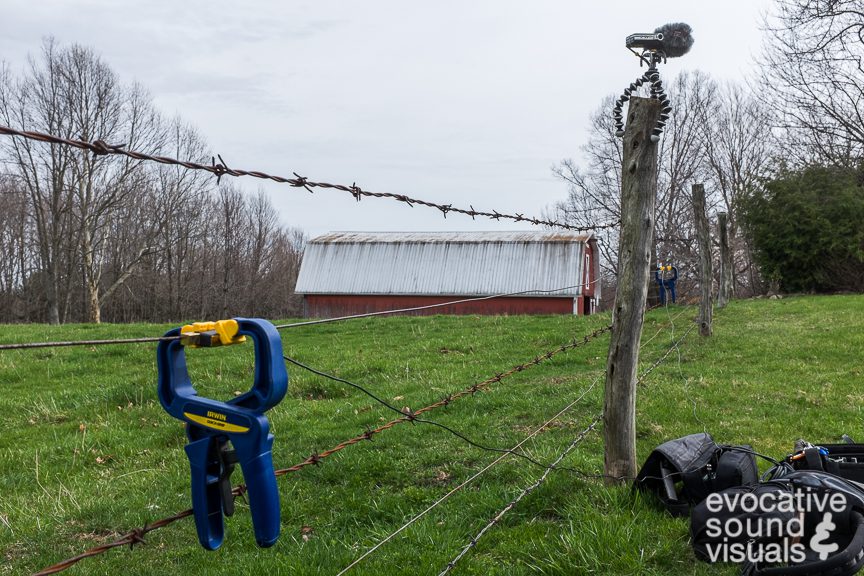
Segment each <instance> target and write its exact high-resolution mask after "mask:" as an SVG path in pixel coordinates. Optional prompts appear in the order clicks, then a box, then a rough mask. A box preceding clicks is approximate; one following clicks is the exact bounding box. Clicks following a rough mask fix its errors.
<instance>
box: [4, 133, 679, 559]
mask: <svg viewBox="0 0 864 576" xmlns="http://www.w3.org/2000/svg"><path fill="white" fill-rule="evenodd" d="M0 135H8V136H11V137H20V138H27V139H30V140H34V141H39V142H44V143H48V144H50V145H60V146H69V147H73V148H77V149H79V150H83V151H86V152H90V153H93V154H95V155H102V156H104V155H116V156H124V157H127V158H130V159H134V160H139V161H143V162H155V163H159V164H166V165H174V166H178V167H183V168H185V169H188V170H196V171H205V172H208V173H210V174H212V175H213V176H215V177H216V178H217V180H220V179H221V178H222V177H223V176H230V177H252V178H258V179H263V180H270V181H273V182H277V183H282V184H288V185H289V186H291V187H293V188H303V189H305V190H306V191H308V192H310V193H314V192H315V190H317V189H323V190H333V191H338V192H344V193H347V194H349V195H351V196H352V197H353V198H354V199H355V200H356V201H358V202H359V201H360V200H361V199H363V198H382V199H389V200H393V201H397V202H400V203H403V204H407V205H408V206H409V207H412V208H413V207H415V206H423V207H427V208H432V209H436V210H438V211H439V212H440V213H441V214H442V216H443V217H444V218H446V217H447V216H448V214H461V215H464V216H469V217H471V218H472V220H474V219H476V218H477V217H481V218H487V219H490V220H495V221H501V220H506V221H511V222H517V223H521V222H525V223H528V224H531V225H533V226H542V227H547V228H558V229H564V230H570V231H576V232H591V231H602V230H610V229H612V228H614V227H616V226H618V225H619V224H620V223H621V220H620V219H619V220H616V221H614V222H608V223H603V224H597V225H592V226H573V225H570V224H567V223H566V222H561V221H558V220H553V219H549V218H539V217H532V216H526V215H525V214H522V213H518V212H517V213H507V212H501V211H498V210H477V209H475V208H474V206H473V205H469V206H468V207H467V208H465V207H458V206H454V205H453V204H441V203H436V202H431V201H427V200H423V199H418V198H413V197H410V196H407V195H404V194H394V193H389V192H372V191H368V190H364V189H362V188H360V187H359V186H357V185H356V183H352V184H351V185H350V186H349V185H345V184H332V183H328V182H320V181H313V180H309V179H308V178H307V177H304V176H300V175H299V174H297V173H296V172H294V173H293V176H294V177H293V178H291V177H283V176H277V175H272V174H268V173H265V172H262V171H253V170H243V169H234V168H229V167H228V166H227V163H226V162H225V161H224V160H223V159H222V157H221V156H218V159H219V161H218V162H217V161H216V158H213V159H212V160H211V163H210V164H209V165H208V164H202V163H198V162H191V161H185V160H178V159H175V158H170V157H166V156H156V155H150V154H146V153H143V152H139V151H134V150H127V149H126V148H125V146H123V145H110V144H107V143H105V142H104V141H102V140H95V141H88V140H84V139H69V138H61V137H58V136H55V135H51V134H46V133H42V132H34V131H25V130H17V129H14V128H10V127H7V126H0ZM597 281H599V278H598V279H596V280H594V282H597ZM588 286H589V284H586V283H580V284H578V285H576V286H568V287H562V288H558V289H553V290H523V291H519V292H510V293H505V294H496V295H490V296H483V297H478V298H463V299H459V300H453V301H449V302H443V303H438V304H431V305H425V306H417V307H412V308H400V309H393V310H385V311H377V312H370V313H365V314H355V315H349V316H342V317H336V318H329V319H322V320H310V321H304V322H295V323H288V324H281V325H277V326H276V328H277V329H279V330H285V329H290V328H297V327H302V326H314V325H319V324H325V323H332V322H342V321H347V320H354V319H359V318H370V317H377V316H386V315H390V314H406V313H412V312H420V311H424V310H429V309H435V308H447V307H455V306H459V305H461V304H464V303H468V302H476V301H479V300H489V299H494V298H504V297H509V296H519V295H527V294H550V293H554V292H558V291H563V290H567V289H571V288H577V287H580V288H588ZM686 311H687V309H686V308H684V309H682V311H681V312H680V313H679V314H678V316H680V315H681V314H684V313H685V312H686ZM678 316H676V318H677V317H678ZM669 324H670V325H672V326H673V328H674V320H673V319H672V318H671V316H670V318H669ZM693 326H695V324H694V325H692V326H691V327H690V329H688V330H687V331H686V332H685V333H684V335H683V336H682V337H681V338H680V339H679V340H677V341H674V340H673V345H672V346H670V347H669V349H668V350H666V351H665V353H664V354H663V355H661V356H660V357H659V358H658V359H656V360H655V361H654V362H653V363H652V364H651V365H650V366H649V367H648V368H647V369H646V370H645V371H644V372H643V373H642V374H641V375H640V377H639V380H638V383H640V384H641V383H642V381H643V380H644V379H645V378H646V377H647V376H648V375H650V374H651V373H652V372H653V371H654V370H655V369H657V368H658V367H659V366H660V365H662V364H663V363H664V362H665V361H666V360H667V358H668V357H669V356H670V355H671V354H672V353H673V352H674V351H678V353H679V354H680V348H679V347H678V346H679V345H680V343H681V342H682V341H683V340H684V338H686V337H687V335H688V334H689V333H690V331H691V330H692V328H693ZM663 329H664V327H663V326H661V328H660V329H659V330H658V331H657V333H656V334H654V335H653V336H652V337H651V338H650V339H648V340H647V341H645V342H643V343H642V346H641V347H645V346H646V345H647V344H648V343H650V342H651V341H652V340H654V339H655V338H657V337H658V336H659V335H660V334H661V332H662V331H663ZM611 330H612V326H611V325H607V326H603V327H600V328H597V329H595V330H593V331H592V332H591V333H589V334H586V335H585V336H583V337H581V338H577V339H573V340H571V341H569V342H566V343H564V344H561V345H560V346H558V347H556V348H553V349H550V350H548V351H546V352H544V353H541V354H538V355H536V356H534V357H533V358H531V359H530V360H528V361H525V362H523V363H521V364H518V365H516V366H513V367H512V368H510V369H508V370H505V371H503V372H499V373H495V375H494V376H491V377H489V378H486V379H484V380H482V381H480V382H477V383H475V384H472V385H470V386H468V387H466V388H463V389H460V390H457V391H454V392H452V393H450V394H447V395H446V396H444V397H443V398H441V399H439V400H437V401H435V402H432V403H430V404H427V405H425V406H423V407H422V408H419V409H417V410H410V409H408V408H405V409H398V408H396V407H395V406H392V405H391V404H390V403H388V402H387V401H385V400H382V399H381V398H380V397H378V396H377V395H375V394H374V393H372V392H370V391H369V390H368V389H367V388H366V387H365V386H362V385H360V384H357V383H355V382H352V381H349V380H347V379H344V378H340V377H338V376H334V375H332V374H330V373H328V372H325V371H323V370H321V369H318V368H314V367H312V366H309V365H307V364H305V363H304V362H301V361H299V360H297V359H295V358H293V357H290V356H286V361H288V362H290V363H292V364H294V365H295V366H298V367H300V368H303V369H306V370H309V371H310V372H312V373H314V374H317V375H318V376H321V377H325V378H328V379H330V380H332V381H337V382H340V383H342V384H345V385H348V386H351V387H353V388H355V389H357V390H359V391H360V392H362V393H364V394H367V395H368V396H370V397H371V398H372V399H373V400H374V401H376V402H377V403H378V404H381V405H383V406H384V407H386V408H387V409H389V410H391V411H393V412H397V413H398V414H399V416H398V417H396V418H393V419H392V420H390V421H387V422H385V423H384V424H381V425H379V426H377V427H375V428H372V429H367V430H365V431H364V432H363V433H362V434H358V435H355V436H353V437H350V438H348V439H346V440H343V441H342V442H339V443H338V444H336V445H335V446H333V447H331V448H329V449H327V450H324V451H321V452H317V451H316V452H313V453H312V454H311V455H310V456H308V457H307V458H306V459H304V460H302V461H301V462H298V463H297V464H294V465H292V466H288V467H285V468H279V469H277V470H275V475H276V476H277V477H280V478H281V477H284V476H286V475H288V474H290V473H293V472H298V471H300V470H302V469H303V468H306V467H308V466H317V465H320V464H321V463H322V462H323V460H324V459H326V458H328V457H329V456H331V455H333V454H336V453H338V452H341V451H342V450H345V449H346V448H348V447H350V446H353V445H355V444H360V443H363V442H366V441H370V440H372V439H373V437H375V436H376V435H378V434H381V433H383V432H385V431H386V430H390V429H392V428H395V427H397V426H400V425H401V424H404V423H412V424H414V423H419V424H427V425H432V426H435V427H438V428H439V429H442V430H444V431H446V432H448V433H449V434H450V435H452V436H453V437H454V438H457V439H458V440H460V441H461V442H463V443H466V444H468V445H470V446H472V447H473V448H476V449H479V450H482V451H485V452H491V453H497V454H498V457H497V458H496V459H495V460H494V461H493V462H492V463H490V464H489V465H487V466H486V467H485V468H483V469H481V470H480V471H478V472H477V473H476V474H474V475H473V476H471V477H470V478H468V479H467V480H466V481H464V482H463V483H461V484H460V485H458V486H457V487H455V488H454V489H453V490H451V491H450V492H448V493H447V494H446V495H445V496H443V497H442V498H440V499H439V500H437V501H436V502H435V503H434V504H433V505H431V506H430V507H428V508H426V509H425V510H424V511H423V512H421V513H420V514H418V515H416V516H414V517H413V518H412V519H411V520H410V521H409V522H407V523H406V524H404V525H403V526H401V527H400V528H399V529H398V530H396V531H395V532H394V533H392V534H390V535H389V536H388V537H386V538H385V539H383V540H382V541H380V542H379V543H378V544H376V545H375V546H374V547H372V548H371V549H369V550H367V551H366V552H365V553H364V554H363V555H361V556H360V557H359V558H357V559H356V560H355V561H354V562H352V563H351V564H349V565H348V566H347V567H346V568H344V569H343V570H342V571H341V572H340V573H339V574H344V573H345V572H347V571H348V570H350V569H351V568H352V567H353V566H355V565H357V564H358V563H359V562H361V561H362V560H364V559H365V558H367V557H368V556H369V555H371V554H372V553H374V552H375V551H376V550H378V549H379V548H380V547H381V546H383V545H384V544H386V542H388V541H389V540H391V539H392V538H393V537H395V536H396V535H398V534H399V533H401V532H402V531H404V530H405V529H407V528H408V527H409V526H410V525H411V524H413V523H414V522H416V521H417V520H419V519H420V518H421V517H422V516H424V515H425V514H426V513H428V512H429V511H431V510H432V509H434V508H435V507H436V506H438V505H440V504H441V503H442V502H444V501H445V500H446V499H447V498H449V497H450V496H452V495H453V494H455V493H456V492H458V491H459V490H461V489H462V488H463V487H464V486H467V485H468V484H470V483H471V482H473V481H474V480H475V479H477V478H479V477H480V476H482V475H483V474H484V473H486V471H488V470H489V469H491V468H492V467H494V466H495V465H497V464H498V463H499V462H501V461H503V460H504V459H505V458H507V457H517V458H520V459H522V460H525V461H527V462H530V463H531V464H533V465H536V466H538V467H541V468H543V474H542V475H541V476H540V477H539V478H538V479H537V480H536V481H535V482H534V483H532V484H531V485H529V486H528V487H526V488H525V489H524V490H523V491H522V492H520V493H519V495H518V496H517V497H515V498H514V499H513V500H511V502H510V503H508V504H507V505H506V506H505V507H504V508H503V509H502V510H501V511H500V512H499V513H498V514H497V515H496V516H495V517H494V518H493V520H492V521H491V522H490V523H489V524H487V525H486V526H485V527H484V528H483V529H481V531H480V532H479V533H478V534H477V535H476V536H475V537H474V538H472V539H471V541H470V542H469V544H467V545H466V546H465V547H464V548H463V549H462V550H461V551H460V552H459V554H458V555H457V556H456V557H455V558H454V559H453V560H452V561H451V562H450V563H448V564H447V566H446V568H445V569H444V570H443V571H442V574H446V573H448V572H449V571H450V570H452V568H453V567H454V566H455V564H456V563H457V562H458V561H459V560H461V559H462V558H463V557H464V556H465V555H466V554H467V553H468V552H469V551H470V549H472V548H473V547H474V546H476V543H477V540H479V539H480V538H482V537H483V535H485V534H486V533H487V532H488V531H489V530H491V528H493V527H494V525H495V524H496V523H498V522H499V521H500V520H501V518H503V516H504V515H505V514H506V513H507V512H508V511H509V510H512V509H513V508H514V507H515V506H516V505H518V503H519V502H520V501H521V500H522V499H524V498H525V497H526V496H528V495H529V494H530V493H532V492H534V491H535V490H536V489H537V488H538V487H539V486H540V485H541V484H542V483H543V482H544V481H545V480H546V478H547V477H548V475H549V474H550V473H551V472H552V471H553V470H557V471H561V472H569V473H574V474H576V475H577V476H578V477H580V478H583V479H586V480H590V479H595V480H599V479H604V478H606V476H604V475H602V474H596V473H591V472H584V471H582V470H579V469H575V468H570V467H566V466H562V465H561V462H562V461H563V460H564V459H565V458H566V457H567V456H568V455H569V454H570V453H572V451H573V450H575V449H576V448H577V447H578V446H579V445H580V444H581V443H582V442H583V441H584V440H585V438H586V437H587V436H588V435H589V434H590V433H591V432H593V431H595V429H596V428H597V426H598V425H599V424H600V422H601V421H602V418H603V414H602V412H601V413H600V414H597V415H595V416H594V417H593V418H592V419H591V420H590V422H589V424H588V425H587V427H586V428H585V429H583V430H582V431H581V432H580V433H579V434H578V435H577V436H576V437H575V438H573V440H572V441H571V442H570V443H569V444H568V445H567V446H566V447H565V448H564V450H563V451H562V452H561V453H559V455H558V456H557V457H556V458H555V459H554V460H553V461H552V462H549V463H544V462H541V461H539V460H537V459H535V458H533V457H531V456H528V455H527V454H525V453H524V452H521V451H520V448H521V447H522V446H523V445H524V444H525V443H527V442H528V441H529V440H532V439H533V438H535V437H536V436H537V435H538V434H540V433H541V432H543V431H544V430H546V429H548V428H549V426H550V425H551V424H552V423H553V422H554V421H555V420H556V419H558V418H560V417H561V416H562V415H563V414H564V413H566V412H567V411H569V410H571V409H572V408H573V407H574V406H575V405H577V404H578V403H579V402H580V401H581V400H583V399H584V398H585V397H586V396H587V395H588V394H589V393H590V392H592V391H593V390H594V388H595V387H596V384H597V383H598V382H599V380H600V379H601V378H602V377H603V375H604V373H600V374H599V375H597V377H596V378H595V379H594V380H593V382H592V383H590V384H589V385H588V386H587V387H586V389H585V390H583V391H582V392H581V393H580V394H579V396H578V397H577V398H576V399H575V400H573V401H572V402H570V403H569V404H568V405H567V406H565V407H564V408H563V409H561V410H560V411H559V412H558V413H556V414H555V415H554V416H553V417H552V418H551V419H550V420H547V421H546V422H544V423H543V424H541V425H540V426H539V427H538V428H536V429H534V431H533V432H531V433H530V434H529V435H528V436H526V437H525V438H524V439H522V440H521V441H520V442H519V443H517V444H516V445H515V446H513V447H512V448H509V449H508V448H499V447H494V446H490V445H487V444H486V443H485V442H481V441H478V440H477V439H475V438H472V437H470V436H469V435H468V434H466V433H465V432H463V431H458V430H456V429H454V428H452V427H450V426H447V425H444V424H441V423H440V422H436V421H433V420H429V419H427V418H420V416H421V415H423V414H426V413H428V412H431V411H433V410H436V409H438V408H442V407H447V406H449V405H450V404H451V403H453V402H454V401H456V400H459V399H461V398H465V397H468V396H474V395H476V394H477V393H479V392H485V391H488V390H489V389H491V388H492V387H493V385H498V384H501V383H502V382H503V381H504V380H505V379H507V378H509V377H511V376H513V375H514V374H517V373H521V372H523V371H525V370H528V369H530V368H532V367H534V366H537V365H540V364H541V363H544V362H546V361H548V360H551V359H552V358H554V357H555V356H557V355H559V354H561V353H564V352H567V351H569V350H573V349H575V348H578V347H581V346H584V345H587V344H589V343H590V342H592V341H594V340H596V339H598V338H599V337H600V336H602V335H604V334H607V333H609V332H610V331H611ZM177 338H179V337H167V338H166V337H141V338H125V339H103V340H79V341H56V342H20V343H6V344H0V351H12V350H28V349H38V348H47V347H71V346H101V345H114V344H143V343H155V342H162V341H166V340H174V339H177ZM245 492H246V486H245V484H238V485H237V486H234V487H233V489H232V494H233V497H234V498H237V497H243V495H244V494H245ZM191 515H192V509H191V508H190V509H186V510H183V511H180V512H178V513H176V514H173V515H171V516H167V517H165V518H162V519H159V520H156V521H154V522H147V523H146V524H144V526H143V527H141V528H136V529H133V530H130V531H128V532H126V533H124V534H122V535H121V536H120V537H118V538H116V539H115V540H113V541H111V542H108V543H105V544H102V545H100V546H96V547H93V548H90V549H88V550H86V551H85V552H83V553H81V554H78V555H76V556H74V557H71V558H68V559H66V560H63V561H61V562H58V563H56V564H54V565H52V566H49V567H47V568H44V569H42V570H40V571H39V572H37V573H35V574H36V575H37V576H41V575H47V574H55V573H58V572H61V571H63V570H66V569H68V568H70V567H72V566H74V565H75V564H77V563H78V562H80V561H81V560H84V559H85V558H90V557H93V556H98V555H100V554H104V553H106V552H108V551H109V550H112V549H114V548H118V547H122V546H126V545H129V546H130V547H134V546H135V545H136V544H143V543H145V538H144V537H145V536H146V535H147V534H149V533H150V532H152V531H154V530H158V529H160V528H163V527H166V526H169V525H171V524H173V523H174V522H176V521H178V520H181V519H183V518H186V517H189V516H191Z"/></svg>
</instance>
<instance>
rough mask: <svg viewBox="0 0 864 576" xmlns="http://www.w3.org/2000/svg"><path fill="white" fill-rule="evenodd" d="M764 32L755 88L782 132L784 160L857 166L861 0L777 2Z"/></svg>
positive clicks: (862, 126) (862, 92) (862, 77)
mask: <svg viewBox="0 0 864 576" xmlns="http://www.w3.org/2000/svg"><path fill="white" fill-rule="evenodd" d="M764 30H765V32H766V36H765V41H764V45H763V50H762V55H761V57H760V58H759V64H760V65H761V78H760V81H761V91H760V92H761V94H762V96H763V98H764V99H765V101H766V102H767V103H769V104H770V105H771V106H772V107H773V108H774V109H775V110H776V112H777V122H776V125H777V126H778V127H779V128H781V129H783V130H784V131H785V132H786V138H785V142H786V144H787V146H786V157H787V158H789V159H790V160H791V161H793V162H797V163H806V162H810V161H813V160H816V161H820V162H829V163H834V164H840V165H847V166H854V165H856V164H857V163H858V161H859V159H860V158H861V155H862V152H864V116H862V115H864V68H862V62H861V59H862V56H864V9H862V5H861V2H860V0H777V1H776V3H775V10H774V12H773V13H772V14H770V15H769V16H768V17H767V18H766V20H765V22H764Z"/></svg>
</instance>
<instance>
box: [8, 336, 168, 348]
mask: <svg viewBox="0 0 864 576" xmlns="http://www.w3.org/2000/svg"><path fill="white" fill-rule="evenodd" d="M179 339H180V337H179V336H176V337H165V336H148V337H144V338H114V339H110V340H74V341H69V342H23V343H21V344H0V350H29V349H33V348H62V347H69V346H102V345H106V344H144V343H147V342H170V341H172V340H179Z"/></svg>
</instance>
